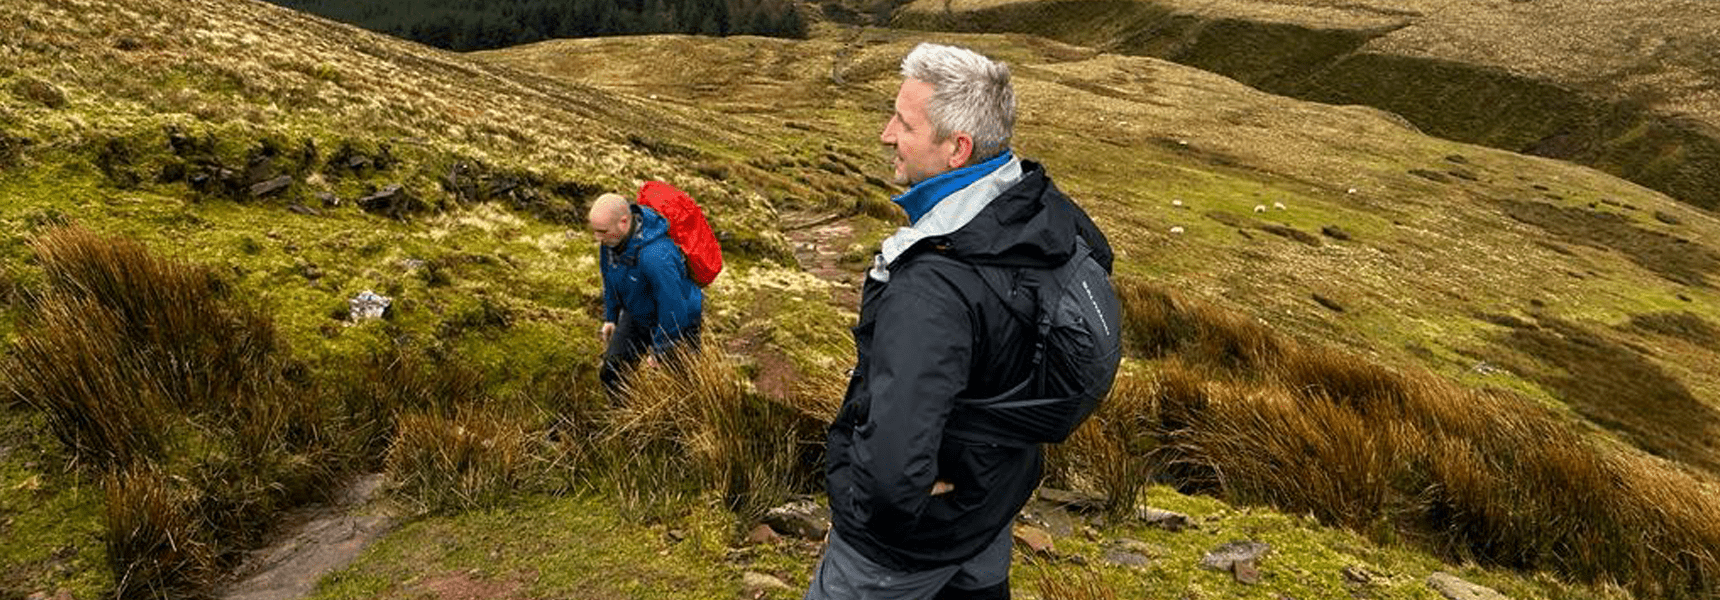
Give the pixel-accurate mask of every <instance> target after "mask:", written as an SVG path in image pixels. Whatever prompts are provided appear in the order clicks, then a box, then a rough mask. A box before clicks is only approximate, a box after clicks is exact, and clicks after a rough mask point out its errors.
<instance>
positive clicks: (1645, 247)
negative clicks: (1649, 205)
mask: <svg viewBox="0 0 1720 600" xmlns="http://www.w3.org/2000/svg"><path fill="white" fill-rule="evenodd" d="M1495 203H1496V204H1497V205H1498V206H1499V208H1500V210H1503V211H1505V214H1506V216H1509V217H1511V218H1512V219H1516V220H1517V221H1520V222H1523V223H1526V224H1529V225H1534V226H1535V227H1539V228H1541V229H1542V230H1544V231H1546V232H1547V233H1550V234H1552V235H1554V236H1557V237H1559V238H1560V239H1562V240H1564V242H1565V243H1568V244H1577V245H1583V246H1589V247H1591V248H1600V249H1603V250H1608V249H1610V250H1614V251H1617V252H1619V253H1622V254H1624V255H1625V256H1627V257H1630V260H1631V262H1634V263H1636V264H1637V266H1640V267H1642V268H1644V269H1648V270H1650V271H1653V272H1654V273H1655V274H1657V275H1660V276H1661V277H1664V278H1666V279H1667V280H1670V281H1674V282H1677V283H1681V284H1684V285H1690V286H1701V287H1707V286H1708V285H1709V284H1708V276H1709V275H1712V274H1714V273H1715V272H1716V271H1720V254H1716V253H1715V252H1714V251H1713V250H1712V249H1709V248H1708V247H1706V246H1701V245H1698V244H1696V243H1695V242H1692V241H1691V240H1689V239H1686V238H1681V237H1675V236H1671V235H1667V234H1665V233H1661V232H1659V231H1653V230H1649V229H1643V228H1641V227H1637V226H1636V225H1634V224H1632V223H1631V220H1630V218H1629V217H1626V216H1624V215H1621V214H1616V213H1610V212H1601V211H1599V210H1595V209H1592V208H1591V209H1584V208H1580V207H1574V206H1556V205H1553V204H1547V203H1544V202H1530V201H1522V200H1496V201H1495Z"/></svg>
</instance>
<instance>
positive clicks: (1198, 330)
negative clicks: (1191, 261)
mask: <svg viewBox="0 0 1720 600" xmlns="http://www.w3.org/2000/svg"><path fill="white" fill-rule="evenodd" d="M1117 283H1118V286H1117V296H1118V298H1119V299H1120V300H1122V304H1123V341H1124V345H1125V347H1126V348H1128V349H1129V350H1131V351H1133V352H1134V353H1135V354H1137V355H1139V356H1141V357H1143V358H1160V357H1164V356H1168V355H1172V354H1175V355H1176V356H1178V357H1179V358H1181V359H1182V360H1183V361H1184V362H1187V363H1191V364H1197V365H1203V366H1210V367H1215V368H1225V369H1248V368H1252V367H1254V366H1258V365H1261V364H1266V363H1270V362H1272V361H1274V360H1276V359H1277V358H1278V357H1279V355H1280V354H1282V349H1281V348H1280V345H1281V342H1280V341H1279V340H1278V337H1277V336H1276V335H1274V334H1273V333H1272V331H1271V330H1270V329H1267V328H1266V326H1265V325H1262V324H1260V323H1259V322H1256V321H1254V320H1253V319H1249V318H1248V317H1245V316H1242V315H1238V314H1236V313H1231V312H1226V311H1222V310H1218V309H1217V308H1215V307H1212V306H1208V305H1205V304H1201V303H1198V302H1190V301H1188V300H1184V299H1180V298H1176V297H1173V296H1172V295H1171V294H1170V293H1169V292H1167V291H1165V290H1163V289H1160V288H1157V287H1154V286H1151V285H1147V284H1144V283H1143V282H1140V281H1136V280H1130V279H1126V278H1121V279H1119V280H1118V282H1117Z"/></svg>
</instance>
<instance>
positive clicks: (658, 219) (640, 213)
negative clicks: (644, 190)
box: [616, 204, 669, 253]
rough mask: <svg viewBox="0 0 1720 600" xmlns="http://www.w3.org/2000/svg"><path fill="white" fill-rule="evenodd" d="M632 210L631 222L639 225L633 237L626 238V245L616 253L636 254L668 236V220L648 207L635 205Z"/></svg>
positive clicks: (617, 249)
mask: <svg viewBox="0 0 1720 600" xmlns="http://www.w3.org/2000/svg"><path fill="white" fill-rule="evenodd" d="M632 210H633V220H634V221H635V222H636V223H638V224H639V225H638V227H637V228H636V229H635V230H634V231H633V235H631V236H628V237H627V243H626V244H625V245H623V246H621V247H620V248H616V251H618V252H628V253H632V252H637V251H638V250H639V249H640V248H644V247H645V246H646V245H647V244H650V243H651V242H652V241H654V240H656V239H658V238H662V237H667V236H668V235H669V220H668V219H665V218H663V217H662V215H659V214H657V211H654V210H651V208H650V207H648V206H639V205H637V204H635V205H633V206H632Z"/></svg>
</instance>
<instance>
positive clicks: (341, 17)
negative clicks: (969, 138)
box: [268, 0, 806, 51]
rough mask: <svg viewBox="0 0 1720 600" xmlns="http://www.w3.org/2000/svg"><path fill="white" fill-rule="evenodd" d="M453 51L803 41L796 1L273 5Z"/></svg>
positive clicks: (387, 0)
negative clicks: (546, 44) (622, 41)
mask: <svg viewBox="0 0 1720 600" xmlns="http://www.w3.org/2000/svg"><path fill="white" fill-rule="evenodd" d="M268 1H269V2H272V3H274V4H278V5H281V6H285V7H287V8H291V9H294V10H300V11H304V12H308V13H311V14H315V15H320V16H323V17H327V18H330V19H334V20H337V21H343V22H346V23H351V24H353V25H357V26H359V27H363V28H365V29H369V30H372V31H378V32H382V33H386V34H389V35H393V36H397V37H402V38H406V39H410V40H413V41H416V42H419V43H423V44H428V45H431V46H436V47H439V48H445V49H448V50H457V51H468V50H486V49H491V48H503V47H507V46H514V45H518V44H525V43H530V42H536V41H540V40H546V39H554V38H573V37H595V36H605V35H632V34H646V33H691V34H700V35H767V36H774V37H793V38H804V37H806V20H805V18H804V17H802V16H801V14H800V12H799V11H798V10H796V7H795V3H794V1H793V0H367V1H364V2H354V1H352V0H268Z"/></svg>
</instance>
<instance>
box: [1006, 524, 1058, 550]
mask: <svg viewBox="0 0 1720 600" xmlns="http://www.w3.org/2000/svg"><path fill="white" fill-rule="evenodd" d="M1014 536H1015V545H1017V546H1021V547H1023V548H1026V549H1027V550H1028V551H1029V552H1031V553H1033V554H1037V555H1040V556H1052V555H1053V554H1055V553H1056V551H1057V547H1056V544H1055V542H1053V541H1052V539H1051V534H1050V533H1048V532H1046V531H1045V530H1044V529H1040V528H1038V527H1033V526H1030V525H1017V526H1016V527H1015V532H1014Z"/></svg>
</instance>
